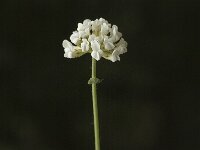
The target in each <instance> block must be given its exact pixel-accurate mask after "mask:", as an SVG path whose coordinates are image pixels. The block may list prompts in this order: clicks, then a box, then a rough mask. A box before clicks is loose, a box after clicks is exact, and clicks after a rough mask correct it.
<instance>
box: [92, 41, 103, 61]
mask: <svg viewBox="0 0 200 150" xmlns="http://www.w3.org/2000/svg"><path fill="white" fill-rule="evenodd" d="M91 48H92V53H91V56H92V57H93V58H95V59H96V60H100V58H101V55H102V53H103V51H102V50H101V49H100V45H99V43H98V41H97V40H93V41H91Z"/></svg>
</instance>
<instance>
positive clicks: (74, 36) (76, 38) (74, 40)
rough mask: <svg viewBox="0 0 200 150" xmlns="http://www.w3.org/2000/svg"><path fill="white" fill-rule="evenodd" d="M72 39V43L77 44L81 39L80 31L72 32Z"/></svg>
mask: <svg viewBox="0 0 200 150" xmlns="http://www.w3.org/2000/svg"><path fill="white" fill-rule="evenodd" d="M70 40H71V42H72V43H74V44H77V43H78V41H79V40H80V38H79V33H78V32H77V31H74V32H73V33H72V35H71V36H70Z"/></svg>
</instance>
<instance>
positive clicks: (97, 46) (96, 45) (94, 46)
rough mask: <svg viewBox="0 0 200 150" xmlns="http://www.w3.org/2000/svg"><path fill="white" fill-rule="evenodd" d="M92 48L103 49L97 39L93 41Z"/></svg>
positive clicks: (95, 49)
mask: <svg viewBox="0 0 200 150" xmlns="http://www.w3.org/2000/svg"><path fill="white" fill-rule="evenodd" d="M91 48H92V50H93V51H99V50H101V49H100V45H99V43H98V42H97V40H93V41H91Z"/></svg>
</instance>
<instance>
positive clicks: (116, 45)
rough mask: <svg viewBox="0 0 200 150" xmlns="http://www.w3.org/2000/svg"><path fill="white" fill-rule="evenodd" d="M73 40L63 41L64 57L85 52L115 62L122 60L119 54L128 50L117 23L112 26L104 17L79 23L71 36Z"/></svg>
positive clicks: (95, 57) (98, 58)
mask: <svg viewBox="0 0 200 150" xmlns="http://www.w3.org/2000/svg"><path fill="white" fill-rule="evenodd" d="M70 40H71V42H72V43H73V44H72V43H71V42H69V41H68V40H64V41H63V47H64V51H65V54H64V57H66V58H76V57H80V56H82V55H83V54H86V53H91V56H92V57H93V58H94V59H96V60H100V59H101V57H103V58H105V59H108V60H111V61H112V62H115V61H117V60H120V57H119V55H120V54H123V53H125V52H127V42H126V41H125V40H124V39H123V38H122V33H120V32H119V31H118V27H117V26H116V25H113V26H111V24H109V23H108V21H106V20H105V19H103V18H100V19H96V20H94V21H91V20H89V19H86V20H84V22H83V23H78V28H77V31H74V32H73V33H72V35H71V36H70Z"/></svg>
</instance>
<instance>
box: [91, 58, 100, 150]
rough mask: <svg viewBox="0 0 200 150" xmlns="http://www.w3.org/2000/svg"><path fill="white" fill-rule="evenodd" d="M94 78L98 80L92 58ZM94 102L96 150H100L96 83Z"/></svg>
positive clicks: (93, 93) (94, 85) (93, 94)
mask: <svg viewBox="0 0 200 150" xmlns="http://www.w3.org/2000/svg"><path fill="white" fill-rule="evenodd" d="M92 78H93V79H94V80H96V60H95V59H94V58H92ZM92 101H93V115H94V136H95V150H100V137H99V118H98V105H97V89H96V82H93V83H92Z"/></svg>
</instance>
